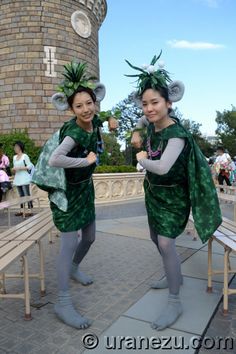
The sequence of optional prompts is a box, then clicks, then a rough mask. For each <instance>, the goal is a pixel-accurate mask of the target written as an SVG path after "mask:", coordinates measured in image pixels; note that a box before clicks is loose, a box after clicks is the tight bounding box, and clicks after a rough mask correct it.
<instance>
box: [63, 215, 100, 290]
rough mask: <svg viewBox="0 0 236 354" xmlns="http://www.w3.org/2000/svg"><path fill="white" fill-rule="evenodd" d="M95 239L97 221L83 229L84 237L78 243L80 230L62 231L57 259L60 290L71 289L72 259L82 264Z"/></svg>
mask: <svg viewBox="0 0 236 354" xmlns="http://www.w3.org/2000/svg"><path fill="white" fill-rule="evenodd" d="M94 241H95V221H93V222H92V223H91V224H89V225H88V226H86V227H85V228H83V229H82V239H81V241H80V242H79V244H78V232H77V231H72V232H62V233H61V245H60V253H59V256H58V260H57V276H58V288H59V291H67V290H68V289H69V278H70V270H71V264H72V260H73V263H76V264H80V262H81V261H82V259H83V258H84V257H85V255H86V254H87V252H88V250H89V248H90V246H91V245H92V243H93V242H94Z"/></svg>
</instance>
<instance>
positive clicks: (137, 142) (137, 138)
mask: <svg viewBox="0 0 236 354" xmlns="http://www.w3.org/2000/svg"><path fill="white" fill-rule="evenodd" d="M131 145H132V146H133V147H134V148H136V149H140V148H141V146H142V138H141V135H140V133H139V132H138V131H135V132H133V134H132V138H131Z"/></svg>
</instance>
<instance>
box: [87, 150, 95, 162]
mask: <svg viewBox="0 0 236 354" xmlns="http://www.w3.org/2000/svg"><path fill="white" fill-rule="evenodd" d="M86 159H87V160H88V162H89V164H90V165H92V164H93V163H95V162H96V161H97V155H96V154H95V153H94V152H93V151H90V153H89V154H88V156H87V157H86Z"/></svg>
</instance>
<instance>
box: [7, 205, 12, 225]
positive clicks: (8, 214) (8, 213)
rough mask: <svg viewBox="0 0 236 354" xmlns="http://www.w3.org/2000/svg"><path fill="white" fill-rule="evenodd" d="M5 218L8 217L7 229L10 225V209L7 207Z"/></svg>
mask: <svg viewBox="0 0 236 354" xmlns="http://www.w3.org/2000/svg"><path fill="white" fill-rule="evenodd" d="M7 218H8V229H10V227H11V211H10V208H8V209H7Z"/></svg>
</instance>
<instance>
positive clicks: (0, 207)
mask: <svg viewBox="0 0 236 354" xmlns="http://www.w3.org/2000/svg"><path fill="white" fill-rule="evenodd" d="M34 200H37V201H38V207H39V210H40V200H39V197H38V196H27V197H19V198H15V199H12V200H9V201H7V200H6V201H4V202H1V203H0V210H4V209H7V213H8V228H10V227H11V208H13V207H15V206H19V205H21V204H23V208H24V209H23V217H24V218H25V203H28V202H31V201H34Z"/></svg>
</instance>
